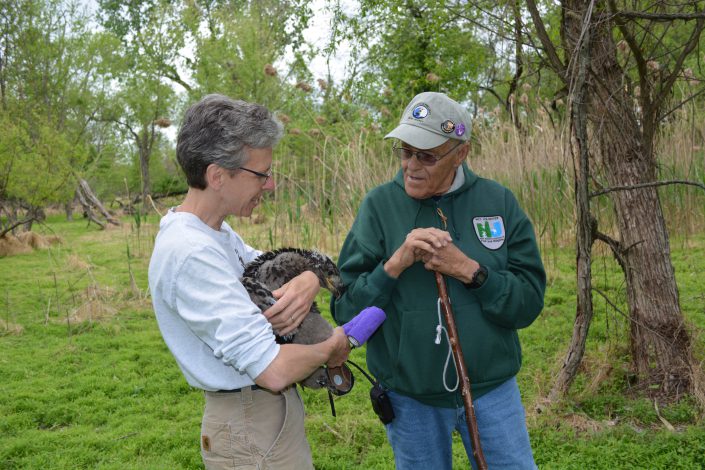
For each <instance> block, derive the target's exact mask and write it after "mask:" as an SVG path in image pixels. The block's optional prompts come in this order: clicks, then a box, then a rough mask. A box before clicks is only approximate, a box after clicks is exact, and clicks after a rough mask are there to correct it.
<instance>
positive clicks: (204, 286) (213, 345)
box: [149, 211, 279, 391]
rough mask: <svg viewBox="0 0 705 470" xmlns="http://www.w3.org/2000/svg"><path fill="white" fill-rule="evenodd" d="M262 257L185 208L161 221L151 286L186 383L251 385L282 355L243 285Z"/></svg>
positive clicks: (230, 231)
mask: <svg viewBox="0 0 705 470" xmlns="http://www.w3.org/2000/svg"><path fill="white" fill-rule="evenodd" d="M259 254H260V252H259V251H257V250H255V249H254V248H252V247H250V246H248V245H246V244H245V242H244V241H243V240H242V238H240V236H239V235H238V234H237V233H235V232H234V231H233V229H232V228H231V227H230V226H229V225H228V224H227V223H225V222H223V224H222V226H221V228H220V230H219V231H216V230H213V229H212V228H211V227H209V226H208V225H206V224H205V223H203V221H201V219H199V218H198V217H197V216H196V215H194V214H191V213H188V212H174V211H169V212H168V213H167V214H166V215H165V216H164V217H163V218H162V220H161V222H160V226H159V233H158V234H157V238H156V241H155V244H154V251H153V253H152V258H151V260H150V263H149V288H150V290H151V293H152V304H153V305H154V312H155V314H156V317H157V323H158V324H159V329H160V330H161V333H162V336H163V337H164V341H165V342H166V344H167V346H168V347H169V350H170V351H171V353H172V354H173V355H174V357H175V358H176V362H177V363H178V365H179V367H180V368H181V371H182V372H183V374H184V376H185V377H186V380H187V381H188V383H189V384H191V385H192V386H194V387H198V388H201V389H204V390H209V391H215V390H233V389H236V388H241V387H244V386H247V385H253V384H254V380H253V379H254V378H255V377H257V376H258V375H259V374H260V373H262V371H264V369H266V368H267V366H269V364H270V363H271V362H272V360H274V358H275V357H276V355H277V354H278V353H279V345H278V344H277V343H276V342H275V341H274V334H273V332H272V326H271V324H270V323H269V322H268V321H267V319H266V318H265V317H264V315H262V314H261V312H260V310H259V308H257V306H255V304H253V303H252V301H250V298H249V296H248V294H247V291H246V290H245V288H244V287H243V285H242V283H241V282H240V278H241V276H242V273H243V269H244V267H243V263H244V264H247V263H249V262H250V261H252V260H253V259H254V258H256V257H257V256H258V255H259Z"/></svg>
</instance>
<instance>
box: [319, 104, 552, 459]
mask: <svg viewBox="0 0 705 470" xmlns="http://www.w3.org/2000/svg"><path fill="white" fill-rule="evenodd" d="M386 137H387V138H394V139H397V142H396V144H395V146H394V147H393V150H394V154H395V155H396V156H397V157H398V158H399V160H400V163H401V169H400V171H399V172H398V173H397V175H396V177H395V178H394V180H393V181H391V182H388V183H386V184H383V185H382V186H379V187H377V188H375V189H373V190H372V191H370V193H369V194H368V195H367V196H366V197H365V199H364V201H363V202H362V204H361V206H360V209H359V212H358V215H357V218H356V220H355V222H354V224H353V226H352V229H351V231H350V233H349V234H348V237H347V239H346V240H345V243H344V245H343V248H342V251H341V253H340V258H339V260H338V264H339V267H340V271H341V276H342V278H343V282H344V283H345V284H346V285H347V291H346V293H345V294H344V295H343V296H342V297H340V298H339V299H337V300H336V301H335V302H334V303H333V306H332V308H333V312H334V317H335V319H336V321H338V322H339V323H344V322H346V321H349V320H350V318H352V316H353V315H354V314H355V313H356V312H357V311H359V310H360V308H362V307H364V306H366V305H376V306H378V307H380V308H382V309H384V311H385V312H386V313H387V320H386V321H385V323H384V324H383V325H382V328H381V330H380V331H378V332H377V333H376V334H375V335H374V336H372V338H371V340H370V341H369V343H368V347H367V364H368V366H369V369H370V371H371V372H372V373H373V374H374V375H375V376H376V377H377V379H378V380H379V381H380V382H381V383H382V384H383V385H384V386H385V387H386V388H388V390H389V391H388V396H389V397H390V399H391V405H392V408H393V410H394V415H395V416H394V419H393V420H392V421H391V422H390V423H388V424H386V431H387V437H388V439H389V442H390V444H391V446H392V449H393V450H394V458H395V462H396V467H397V469H399V470H405V469H417V468H433V469H449V470H450V469H451V467H452V452H451V444H452V437H451V434H452V431H453V430H454V429H456V430H458V431H459V432H460V435H461V437H462V439H463V443H464V444H465V450H466V453H467V454H468V459H469V460H470V462H471V463H472V465H473V467H475V466H476V463H475V461H474V459H473V456H472V449H471V446H470V438H469V433H468V429H467V426H466V424H465V409H464V407H463V400H462V397H461V395H460V389H459V387H458V378H457V374H456V370H455V368H454V367H453V362H452V361H450V346H449V344H448V340H447V336H446V335H444V328H445V325H444V323H443V322H442V320H441V315H440V311H439V304H438V295H439V294H438V291H437V289H436V283H435V275H434V273H433V272H434V271H438V272H440V273H442V274H444V275H445V277H446V279H447V285H448V293H449V296H450V299H451V302H452V305H453V311H454V313H455V322H456V326H457V329H458V335H459V337H460V342H461V346H462V348H461V349H462V351H463V353H464V358H465V363H466V364H467V366H468V373H469V376H470V382H471V384H472V392H473V397H474V408H475V412H476V416H477V421H478V427H479V434H480V439H481V443H482V450H483V452H484V456H485V459H486V462H487V465H488V467H489V468H490V469H493V470H495V469H500V468H502V469H513V470H516V469H533V468H535V464H534V460H533V456H532V452H531V446H530V443H529V436H528V433H527V429H526V420H525V416H524V409H523V407H522V404H521V397H520V395H519V388H518V386H517V382H516V379H515V376H516V374H517V372H518V371H519V367H520V365H521V348H520V346H519V337H518V335H517V329H518V328H523V327H526V326H528V325H530V324H531V322H533V321H534V319H535V318H536V317H537V316H538V314H539V313H540V312H541V309H542V308H543V294H544V289H545V284H546V276H545V273H544V269H543V264H542V263H541V258H540V256H539V251H538V248H537V246H536V240H535V236H534V230H533V227H532V225H531V222H530V221H529V219H528V218H527V217H526V215H525V214H524V212H523V211H522V210H521V208H520V207H519V204H518V203H517V201H516V199H515V198H514V196H513V195H512V193H511V192H510V191H509V190H508V189H506V188H504V187H502V186H501V185H499V184H497V183H496V182H494V181H490V180H487V179H484V178H480V177H478V176H477V175H476V174H474V173H473V172H472V171H470V169H469V168H468V166H467V164H466V163H465V160H466V157H467V155H468V150H469V140H470V116H469V114H468V112H467V111H466V110H465V109H464V108H463V106H461V105H460V104H459V103H457V102H455V101H453V100H452V99H450V98H448V97H447V96H446V95H444V94H441V93H430V92H427V93H421V94H419V95H417V96H416V97H414V99H413V100H412V101H411V103H409V105H408V106H407V108H406V109H405V110H404V114H403V116H402V119H401V122H400V123H399V126H398V127H396V128H395V129H394V130H393V131H392V132H391V133H389V134H388V135H387V136H386Z"/></svg>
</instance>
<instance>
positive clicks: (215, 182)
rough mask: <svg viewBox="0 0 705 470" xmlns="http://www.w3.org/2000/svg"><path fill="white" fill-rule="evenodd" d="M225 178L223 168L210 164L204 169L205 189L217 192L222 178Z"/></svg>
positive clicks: (221, 183) (221, 184)
mask: <svg viewBox="0 0 705 470" xmlns="http://www.w3.org/2000/svg"><path fill="white" fill-rule="evenodd" d="M224 176H225V168H223V167H221V166H218V165H216V164H215V163H211V164H210V165H208V167H207V168H206V175H205V180H206V187H209V188H213V189H214V190H216V191H217V190H219V189H220V188H221V186H223V177H224Z"/></svg>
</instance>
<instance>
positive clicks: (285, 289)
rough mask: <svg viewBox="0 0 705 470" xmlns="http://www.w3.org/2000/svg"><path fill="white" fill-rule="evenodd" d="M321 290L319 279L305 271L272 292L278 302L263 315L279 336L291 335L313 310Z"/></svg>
mask: <svg viewBox="0 0 705 470" xmlns="http://www.w3.org/2000/svg"><path fill="white" fill-rule="evenodd" d="M319 289H320V283H319V281H318V277H317V276H316V275H315V274H314V273H312V272H311V271H304V272H303V273H301V274H299V275H298V276H296V277H295V278H293V279H292V280H291V281H289V282H287V283H286V284H284V285H283V286H281V287H280V288H279V289H277V290H275V291H272V295H273V296H274V298H275V299H277V302H276V303H275V304H274V305H272V306H271V307H269V308H268V309H267V310H266V311H265V312H263V313H264V316H265V317H267V320H269V323H271V324H272V328H273V329H274V331H276V332H277V334H278V335H280V336H283V335H286V334H289V333H291V332H292V331H294V330H295V329H296V328H298V326H299V325H300V324H301V322H302V321H304V318H306V315H307V314H308V312H309V311H310V310H311V305H312V304H313V301H314V300H315V298H316V295H317V294H318V291H319Z"/></svg>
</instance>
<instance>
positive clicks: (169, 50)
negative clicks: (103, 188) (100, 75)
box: [100, 0, 191, 211]
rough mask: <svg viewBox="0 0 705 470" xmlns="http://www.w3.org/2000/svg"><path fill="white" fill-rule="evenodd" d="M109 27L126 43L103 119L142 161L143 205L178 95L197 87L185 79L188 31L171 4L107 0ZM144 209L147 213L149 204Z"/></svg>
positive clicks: (105, 13)
mask: <svg viewBox="0 0 705 470" xmlns="http://www.w3.org/2000/svg"><path fill="white" fill-rule="evenodd" d="M100 5H101V15H102V16H101V19H102V24H103V26H104V27H105V28H106V29H107V30H108V31H109V32H110V33H111V34H113V35H115V36H116V37H117V38H118V39H119V40H120V42H121V46H120V49H119V51H118V52H117V53H116V54H115V57H114V61H113V67H112V71H111V72H112V74H113V76H114V77H115V78H116V81H117V83H118V84H119V89H118V91H117V92H116V93H115V94H114V95H113V96H112V103H111V105H110V106H109V107H107V108H106V109H105V110H104V112H103V115H102V117H101V119H102V120H103V121H109V122H113V123H115V124H117V125H118V127H119V129H120V131H121V132H123V133H124V135H125V136H126V137H127V138H128V139H129V140H130V141H132V143H133V144H134V148H135V149H136V154H137V157H138V161H139V167H140V176H141V182H142V184H141V186H142V190H141V200H142V202H143V204H144V203H146V201H147V197H148V196H149V195H150V193H151V176H150V170H149V168H150V160H151V158H152V152H153V149H154V148H155V143H156V142H157V141H158V139H159V138H160V136H161V134H160V132H159V130H160V128H165V127H169V126H170V125H171V119H170V118H169V116H170V114H171V113H172V112H173V107H174V102H175V96H176V92H175V90H174V89H173V87H172V86H171V85H172V84H176V85H179V86H181V87H183V88H184V89H186V90H187V91H190V90H191V86H190V85H189V84H188V83H187V82H186V81H185V80H184V79H183V78H182V77H181V75H180V74H179V71H178V70H179V66H180V64H181V62H180V60H181V59H182V58H181V56H180V50H181V48H183V46H184V41H185V31H184V28H183V26H182V24H181V21H180V9H179V8H178V7H177V6H176V5H174V4H172V3H170V2H167V1H161V0H155V1H149V0H147V1H136V2H130V3H128V4H127V5H124V4H123V3H122V2H116V1H113V0H102V1H101V2H100ZM143 210H145V211H146V210H147V207H146V205H144V206H143Z"/></svg>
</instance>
